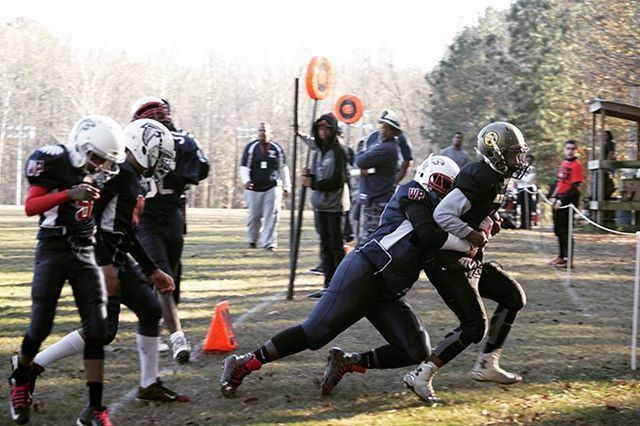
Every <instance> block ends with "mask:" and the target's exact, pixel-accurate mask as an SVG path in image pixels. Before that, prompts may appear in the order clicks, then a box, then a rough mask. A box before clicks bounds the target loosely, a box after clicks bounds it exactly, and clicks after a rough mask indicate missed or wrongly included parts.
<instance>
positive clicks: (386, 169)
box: [355, 111, 402, 241]
mask: <svg viewBox="0 0 640 426" xmlns="http://www.w3.org/2000/svg"><path fill="white" fill-rule="evenodd" d="M378 122H379V123H380V138H379V140H377V141H376V142H375V143H373V144H372V145H371V144H370V145H369V146H367V147H364V146H363V150H362V151H360V152H358V153H357V154H356V161H355V162H356V166H357V167H359V168H360V185H359V190H360V197H359V202H360V234H359V237H358V241H363V240H364V239H365V238H367V237H368V236H369V235H370V234H371V233H372V232H373V231H375V229H376V227H377V226H378V223H379V222H380V215H381V214H382V211H383V210H384V208H385V206H386V205H387V202H388V201H389V199H390V198H391V196H392V195H393V191H394V190H395V187H396V176H397V174H398V146H397V144H396V137H397V136H398V135H399V134H400V133H401V132H402V129H401V127H400V121H399V120H398V117H396V116H395V114H393V113H392V112H390V111H387V114H384V115H383V116H381V117H380V119H379V120H378Z"/></svg>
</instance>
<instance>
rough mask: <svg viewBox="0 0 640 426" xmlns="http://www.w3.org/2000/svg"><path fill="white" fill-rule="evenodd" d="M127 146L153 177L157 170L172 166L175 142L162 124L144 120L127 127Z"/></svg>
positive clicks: (146, 172)
mask: <svg viewBox="0 0 640 426" xmlns="http://www.w3.org/2000/svg"><path fill="white" fill-rule="evenodd" d="M124 134H125V145H126V147H127V149H128V150H129V151H130V152H131V154H133V157H134V158H135V159H136V161H137V162H138V163H139V164H140V166H142V167H143V168H144V169H145V176H152V175H153V174H154V172H155V170H156V168H165V167H169V166H170V162H171V161H172V160H173V159H174V157H175V141H174V140H173V135H172V134H171V131H170V130H169V129H167V128H166V127H165V126H164V125H163V124H162V123H160V122H158V121H155V120H151V119H148V118H142V119H140V120H135V121H132V122H131V123H129V124H128V125H127V127H125V129H124Z"/></svg>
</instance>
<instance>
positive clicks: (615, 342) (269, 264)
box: [0, 207, 640, 425]
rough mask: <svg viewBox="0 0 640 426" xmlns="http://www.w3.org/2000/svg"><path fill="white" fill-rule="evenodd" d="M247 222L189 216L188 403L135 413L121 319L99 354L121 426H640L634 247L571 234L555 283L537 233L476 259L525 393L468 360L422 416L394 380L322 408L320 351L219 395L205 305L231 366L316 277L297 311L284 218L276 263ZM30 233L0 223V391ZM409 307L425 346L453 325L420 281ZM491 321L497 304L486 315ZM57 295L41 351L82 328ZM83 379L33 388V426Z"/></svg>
mask: <svg viewBox="0 0 640 426" xmlns="http://www.w3.org/2000/svg"><path fill="white" fill-rule="evenodd" d="M244 218H245V212H244V211H241V210H190V212H189V234H188V236H187V245H186V249H185V254H184V278H183V279H184V281H183V302H182V304H181V305H180V308H181V316H182V320H183V326H184V328H185V331H186V333H187V335H188V337H189V338H190V339H191V341H192V343H193V344H194V345H195V346H196V351H195V352H194V359H193V362H190V363H188V364H186V365H177V364H174V363H173V362H172V360H171V358H170V355H168V354H162V355H161V359H160V363H161V370H162V374H163V376H164V380H165V382H166V383H167V384H168V386H169V387H171V388H174V389H176V390H179V391H181V392H185V393H188V394H189V395H190V396H191V398H192V401H191V402H190V403H184V404H171V405H159V404H149V403H141V402H136V401H135V400H134V398H133V396H134V393H135V389H136V387H137V383H138V357H137V352H136V349H135V334H134V332H135V318H134V317H133V315H132V314H131V313H130V312H129V311H127V310H126V309H125V310H124V312H123V315H122V317H121V326H120V332H119V335H118V337H117V338H116V340H115V342H114V344H113V351H111V352H108V353H107V363H106V371H107V372H106V376H107V384H106V388H105V398H104V399H105V402H106V403H107V404H108V405H110V406H111V407H112V409H113V415H112V418H113V420H114V421H115V422H116V424H119V425H229V424H239V425H254V424H313V425H399V424H407V425H409V424H460V425H471V424H498V423H506V424H543V425H547V424H548V425H551V424H611V425H622V424H628V425H638V424H640V382H639V378H640V373H638V372H637V371H635V372H634V371H631V370H630V343H631V337H630V336H631V315H632V296H633V274H634V261H633V259H634V258H635V245H634V239H633V238H632V237H622V236H615V235H611V234H593V233H586V232H582V231H578V234H577V236H576V246H577V248H576V270H575V272H574V273H573V274H572V277H571V282H570V283H569V282H567V281H566V274H564V273H560V272H558V271H555V270H551V269H549V268H548V267H547V266H546V263H547V262H548V261H550V260H551V259H552V258H553V257H555V253H556V242H555V238H554V237H553V235H552V234H551V233H550V232H549V231H548V230H545V229H540V230H532V231H503V232H502V233H501V234H500V235H499V236H498V237H496V239H495V240H493V241H492V242H491V243H490V248H489V250H488V256H487V258H488V260H496V261H498V262H500V263H501V264H502V265H504V267H505V268H506V269H507V270H508V271H511V272H512V273H513V276H514V277H515V278H516V279H518V280H519V281H520V282H521V283H522V285H523V287H524V288H525V291H526V292H527V297H528V304H527V306H526V308H525V309H524V311H523V312H522V314H521V315H520V316H519V317H518V319H517V322H516V325H515V326H514V328H513V331H512V333H511V335H510V338H509V340H508V341H507V344H506V347H505V350H504V353H503V361H502V364H503V365H504V366H505V367H507V368H508V369H512V370H513V371H516V372H518V373H520V374H522V375H523V376H524V377H525V379H524V382H523V383H522V384H520V385H516V386H514V387H506V386H496V385H489V384H480V383H476V382H474V381H473V380H471V379H470V377H469V375H468V372H469V369H470V368H471V366H472V364H473V361H474V359H475V356H476V353H477V350H478V348H479V347H473V346H472V347H471V348H469V349H468V350H467V351H466V352H465V353H463V354H462V355H461V356H459V357H458V358H457V359H455V360H454V361H453V362H451V363H450V364H449V365H447V366H446V367H445V368H444V369H442V370H441V372H440V374H439V375H438V376H437V377H436V380H435V382H434V383H435V386H436V390H437V391H438V392H439V396H440V397H442V398H443V399H445V403H444V404H442V405H439V406H437V407H434V408H429V407H425V406H423V404H422V403H421V402H420V401H419V400H418V399H417V398H416V397H415V395H414V394H413V393H411V392H409V391H407V390H406V389H405V388H404V386H403V384H402V375H403V374H404V372H405V371H406V370H405V369H398V370H381V371H375V370H370V371H367V373H366V374H364V375H359V374H358V375H355V374H352V375H348V376H346V377H345V378H344V379H343V381H342V382H341V383H340V385H339V386H338V387H337V388H336V389H335V390H334V392H333V395H332V396H331V397H329V398H322V397H321V396H320V379H321V377H322V372H323V370H324V366H325V362H326V354H327V351H328V349H329V347H330V346H327V347H326V348H323V349H321V350H319V351H316V352H311V351H307V352H303V353H301V354H297V355H294V356H292V357H290V358H288V359H285V360H280V361H277V362H274V363H272V364H269V365H266V366H265V367H263V369H262V370H260V371H258V372H255V373H252V374H251V375H250V376H248V377H247V378H246V379H245V382H244V383H243V385H242V386H241V387H240V388H239V389H238V393H237V397H236V398H235V399H233V400H227V399H224V398H222V397H221V396H220V395H219V393H218V387H219V377H220V372H221V366H222V361H223V359H224V357H225V355H209V354H203V353H201V351H199V345H200V344H201V342H202V340H203V338H204V336H205V335H206V333H207V329H208V327H209V323H210V320H211V315H212V313H213V309H214V306H215V304H216V303H218V302H220V301H222V300H228V301H229V304H230V307H231V309H230V310H231V317H232V320H233V322H234V329H235V334H236V338H237V340H238V342H239V348H238V350H237V352H238V353H244V352H247V351H250V350H253V349H255V348H256V347H257V346H258V345H260V344H262V343H263V342H264V341H265V340H267V339H268V338H270V337H271V336H272V335H273V334H275V333H276V332H278V331H280V330H281V329H283V328H285V327H289V326H292V325H295V324H297V323H298V322H300V321H302V320H303V319H304V318H305V316H306V314H307V313H308V312H309V311H310V309H311V308H312V307H313V305H314V302H313V301H312V300H310V299H308V298H307V297H306V296H307V295H308V294H309V293H310V292H312V291H314V290H316V289H318V288H319V287H320V286H321V277H319V276H310V275H298V279H297V281H296V297H295V298H294V300H293V301H287V300H285V294H286V288H287V283H288V250H287V249H286V248H287V247H288V217H286V216H285V217H284V218H283V220H282V223H281V227H280V236H281V238H280V246H281V250H280V251H278V252H276V253H271V252H267V251H265V250H249V249H247V248H246V244H245V242H244V241H245V240H244V232H245V228H244ZM36 225H37V223H36V221H35V220H34V219H28V218H26V217H24V215H23V213H22V211H21V210H20V209H18V208H14V207H1V208H0V231H1V232H0V272H1V275H0V330H1V331H0V359H1V360H2V364H1V365H3V368H2V369H1V370H0V371H2V373H3V375H4V377H5V378H6V377H8V375H9V363H8V362H5V361H8V359H9V357H10V356H11V355H12V354H14V353H15V352H16V351H17V349H18V348H19V345H20V342H21V338H22V335H23V333H24V331H25V329H26V326H27V323H28V317H29V309H30V297H29V289H30V280H31V273H32V269H33V252H34V246H35V231H36ZM302 244H303V247H302V250H301V254H300V265H299V271H305V270H307V269H308V268H309V267H311V266H314V265H315V264H316V263H317V260H318V258H317V242H316V237H315V233H314V232H313V228H312V222H311V220H309V217H307V220H306V226H305V229H304V233H303V243H302ZM409 301H410V302H411V304H412V305H413V306H414V307H415V309H416V311H417V312H418V313H419V314H420V315H421V317H422V319H423V321H424V323H425V324H426V325H427V328H428V330H429V333H430V335H431V338H432V341H433V342H434V343H437V342H438V341H439V340H440V339H441V338H442V337H444V335H445V334H446V333H447V332H448V331H449V330H450V329H451V328H453V326H455V325H456V319H455V317H454V316H453V314H452V313H451V312H449V311H448V310H447V308H446V306H445V305H444V303H443V302H442V301H441V300H440V299H439V297H438V295H437V294H436V292H435V291H434V290H433V289H432V288H431V287H430V284H429V283H428V282H426V280H425V279H424V278H423V279H421V280H420V282H419V283H417V284H416V285H415V287H414V289H413V290H412V292H411V293H410V294H409ZM487 306H488V308H489V309H490V310H492V309H493V307H494V305H493V304H492V303H491V302H488V303H487ZM78 322H79V318H78V315H77V313H76V310H75V306H74V304H73V299H72V297H71V293H70V290H69V288H68V286H66V287H65V290H64V291H63V294H62V297H61V299H60V303H59V306H58V316H57V317H56V323H55V326H54V329H53V332H52V334H51V336H50V337H49V338H48V339H47V341H45V343H44V346H47V345H49V344H51V343H52V342H54V341H56V340H57V339H59V338H60V337H62V336H63V335H64V334H66V333H68V332H69V331H71V330H73V329H74V328H76V327H77V326H78ZM380 343H382V339H381V337H380V336H379V335H378V334H377V332H376V331H375V329H374V328H373V327H371V326H370V325H369V324H368V323H367V322H366V321H361V322H359V323H358V324H356V325H355V326H354V327H353V328H352V329H350V330H348V331H347V332H345V333H343V335H341V336H339V337H338V338H337V339H336V340H335V342H332V344H331V345H337V346H340V347H342V348H345V349H348V350H358V351H361V350H366V349H369V348H371V347H374V346H377V345H378V344H380ZM8 395H9V387H8V384H7V381H6V379H2V381H0V404H1V406H2V407H3V408H1V409H0V424H9V414H8V408H7V398H8ZM85 401H86V398H85V386H84V371H83V367H82V362H81V357H80V356H77V357H74V358H69V359H67V360H64V361H63V362H60V363H59V364H57V365H53V366H50V367H49V368H48V369H47V371H46V372H45V373H44V374H43V376H42V377H41V378H40V380H39V381H38V385H37V389H36V394H35V407H34V408H35V413H34V414H33V415H32V420H31V423H30V424H34V425H65V424H66V425H68V424H73V422H74V421H75V418H76V416H77V414H78V413H79V412H80V411H81V410H82V408H83V406H84V404H85Z"/></svg>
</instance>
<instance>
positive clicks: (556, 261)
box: [549, 256, 565, 266]
mask: <svg viewBox="0 0 640 426" xmlns="http://www.w3.org/2000/svg"><path fill="white" fill-rule="evenodd" d="M564 261H565V260H564V259H563V258H561V257H560V256H558V257H556V258H555V259H553V260H552V261H551V262H549V266H555V265H557V264H558V263H563V262H564Z"/></svg>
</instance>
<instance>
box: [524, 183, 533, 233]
mask: <svg viewBox="0 0 640 426" xmlns="http://www.w3.org/2000/svg"><path fill="white" fill-rule="evenodd" d="M522 195H524V206H523V208H524V228H525V229H531V206H530V205H529V197H531V196H532V195H531V194H530V193H529V188H528V187H527V188H524V192H523V193H522Z"/></svg>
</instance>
